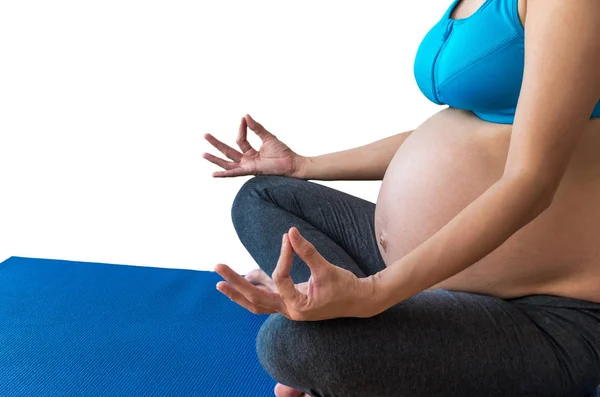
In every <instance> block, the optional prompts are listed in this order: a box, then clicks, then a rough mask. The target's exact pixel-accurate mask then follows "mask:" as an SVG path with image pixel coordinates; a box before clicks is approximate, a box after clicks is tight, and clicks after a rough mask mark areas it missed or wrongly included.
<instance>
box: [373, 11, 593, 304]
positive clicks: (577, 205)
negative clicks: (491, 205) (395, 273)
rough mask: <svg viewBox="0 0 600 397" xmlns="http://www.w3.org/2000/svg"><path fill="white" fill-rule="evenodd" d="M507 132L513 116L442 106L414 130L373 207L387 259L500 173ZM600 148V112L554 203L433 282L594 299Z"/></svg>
mask: <svg viewBox="0 0 600 397" xmlns="http://www.w3.org/2000/svg"><path fill="white" fill-rule="evenodd" d="M481 1H482V0H479V2H480V3H481ZM474 2H476V1H475V0H474ZM469 3H470V4H469ZM472 4H473V2H467V3H465V6H469V5H472ZM462 5H463V4H462V2H461V4H459V6H458V7H457V9H456V10H455V13H457V14H458V13H459V12H460V11H461V6H462ZM475 8H476V7H475ZM463 11H467V13H468V14H469V12H468V10H466V8H463ZM520 16H521V17H522V18H524V15H520ZM456 17H457V18H461V16H460V14H458V15H456ZM511 130H512V125H511V124H497V123H493V122H487V121H484V120H482V119H480V118H479V117H477V116H475V115H474V114H473V113H472V112H470V111H466V110H459V109H455V108H448V109H444V110H442V111H440V112H438V113H437V114H435V115H434V116H432V117H431V118H429V119H428V120H427V121H425V122H424V123H423V124H422V125H420V126H419V127H418V128H417V129H416V130H414V131H413V132H412V133H411V134H410V136H409V137H408V138H407V139H406V140H405V141H404V142H403V144H402V145H401V146H400V148H399V149H398V151H397V152H396V154H395V156H394V157H393V159H392V160H391V162H390V164H389V166H388V169H387V171H386V174H385V176H384V178H383V182H382V185H381V189H380V192H379V197H378V200H377V205H376V209H375V235H376V238H377V241H379V240H380V238H381V239H382V240H383V246H381V245H380V246H379V249H380V252H381V255H382V257H383V259H384V261H385V263H386V265H388V266H389V265H391V264H392V263H394V262H395V261H396V260H398V259H400V258H401V257H403V256H404V255H406V254H407V253H409V252H410V251H411V250H413V249H414V248H416V247H417V246H418V245H419V244H420V243H422V242H424V241H425V240H427V238H429V237H430V236H432V235H433V234H434V233H435V232H436V231H437V230H439V229H440V228H441V227H443V226H444V225H445V224H446V223H448V222H449V221H450V220H451V219H452V218H453V217H454V216H455V215H457V214H458V213H459V212H460V211H461V210H462V209H463V208H465V207H466V206H467V205H468V204H469V203H470V202H472V201H473V200H475V199H476V198H477V197H479V196H480V195H481V194H482V193H483V192H484V191H485V190H486V189H487V188H488V187H490V186H491V185H492V184H494V183H495V182H496V181H497V180H498V179H499V178H500V177H501V176H502V173H503V170H504V164H505V162H506V158H507V154H508V147H509V140H510V134H511ZM599 152H600V118H594V119H590V121H589V122H588V123H587V126H586V128H585V131H582V133H581V138H580V140H579V142H578V145H577V148H576V149H575V151H574V153H573V157H572V160H571V162H570V163H569V166H568V168H567V170H566V172H565V175H564V177H563V180H562V182H561V184H560V186H559V189H558V192H557V194H556V196H555V200H554V202H553V203H552V206H551V207H550V208H549V209H548V210H546V211H545V212H544V213H543V214H541V215H540V216H539V217H538V218H536V219H535V220H533V221H532V222H531V223H530V224H528V225H527V226H525V227H524V228H522V229H521V230H519V231H518V232H517V233H515V234H514V235H513V236H512V237H510V238H509V239H508V240H507V241H505V243H504V244H502V245H501V246H500V247H498V248H497V249H496V250H494V251H493V252H492V253H490V254H489V255H487V256H486V257H485V258H483V259H482V260H480V261H478V262H477V263H475V264H473V265H472V266H470V267H469V268H467V269H465V270H463V271H462V272H460V273H458V274H457V275H455V276H453V277H451V278H449V279H447V280H444V281H442V282H440V283H439V284H437V285H435V286H433V287H431V288H432V289H435V288H444V289H449V290H456V291H467V292H475V293H483V294H488V295H493V296H498V297H501V298H509V297H517V296H523V295H529V294H542V293H545V294H552V295H560V296H568V297H573V298H579V299H585V300H590V301H596V302H600V156H599V155H598V153H599Z"/></svg>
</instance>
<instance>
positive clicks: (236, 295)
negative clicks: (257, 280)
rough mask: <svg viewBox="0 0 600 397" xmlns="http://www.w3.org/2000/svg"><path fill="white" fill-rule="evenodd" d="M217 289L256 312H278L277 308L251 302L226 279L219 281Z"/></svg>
mask: <svg viewBox="0 0 600 397" xmlns="http://www.w3.org/2000/svg"><path fill="white" fill-rule="evenodd" d="M217 290H218V291H219V292H221V293H222V294H223V295H225V296H227V297H228V298H229V299H231V300H232V301H234V302H235V303H237V304H238V305H240V306H242V307H243V308H245V309H247V310H249V311H251V312H252V313H254V314H271V313H276V311H275V310H272V309H267V308H266V307H262V306H259V305H257V304H254V303H252V302H250V301H249V300H248V299H246V297H245V296H244V295H242V294H241V293H240V292H239V291H238V290H236V289H235V288H233V287H232V286H231V285H229V284H227V283H226V282H224V281H220V282H218V283H217Z"/></svg>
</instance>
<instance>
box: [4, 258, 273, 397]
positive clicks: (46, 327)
mask: <svg viewBox="0 0 600 397" xmlns="http://www.w3.org/2000/svg"><path fill="white" fill-rule="evenodd" d="M220 280H222V278H221V276H219V275H218V274H216V273H214V272H207V271H193V270H178V269H161V268H150V267H139V266H125V265H110V264H102V263H90V262H73V261H59V260H48V259H31V258H21V257H12V258H9V259H8V260H6V261H5V262H3V263H0V396H25V395H27V396H228V397H229V396H234V397H237V396H248V397H254V396H273V387H274V386H275V381H273V380H272V379H271V378H270V377H269V376H268V374H267V373H266V372H265V371H264V370H263V369H262V367H261V366H260V364H259V363H258V360H257V358H256V351H255V340H256V334H257V332H258V329H259V328H260V326H261V324H262V323H263V322H264V320H266V318H267V315H260V316H258V315H255V314H252V313H250V312H249V311H247V310H245V309H244V308H242V307H240V306H238V305H237V304H236V303H234V302H232V301H230V300H229V299H228V298H227V297H226V296H224V295H222V294H221V293H220V292H219V291H217V290H216V289H215V285H216V283H217V282H218V281H220Z"/></svg>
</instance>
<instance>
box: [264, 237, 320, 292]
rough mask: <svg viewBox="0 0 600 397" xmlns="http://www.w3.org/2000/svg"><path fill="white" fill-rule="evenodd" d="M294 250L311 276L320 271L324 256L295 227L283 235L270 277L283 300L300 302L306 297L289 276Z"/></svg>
mask: <svg viewBox="0 0 600 397" xmlns="http://www.w3.org/2000/svg"><path fill="white" fill-rule="evenodd" d="M294 252H295V253H296V254H297V255H298V256H299V257H300V258H301V259H302V260H303V261H304V262H305V263H306V265H307V266H308V267H309V269H310V271H311V273H312V275H313V276H314V275H318V274H319V273H321V270H322V265H323V263H324V262H323V261H324V258H323V256H321V254H320V253H319V252H318V251H317V250H316V248H315V247H314V245H313V244H312V243H310V242H309V241H308V240H306V239H305V238H304V237H303V236H302V235H301V234H300V232H299V231H298V229H297V228H296V227H292V228H291V229H290V231H289V232H288V233H285V234H284V235H283V239H282V243H281V255H280V256H279V261H278V262H277V267H276V268H275V271H274V272H273V275H272V278H273V281H275V284H276V285H277V288H278V289H279V294H280V296H281V297H282V298H283V299H284V300H287V301H292V302H294V301H297V302H298V303H301V301H302V300H304V299H306V295H305V294H303V293H302V292H300V291H298V290H297V289H296V287H295V285H294V281H293V280H292V277H291V276H290V270H291V268H292V259H293V254H294Z"/></svg>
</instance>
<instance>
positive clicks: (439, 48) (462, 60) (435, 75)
mask: <svg viewBox="0 0 600 397" xmlns="http://www.w3.org/2000/svg"><path fill="white" fill-rule="evenodd" d="M459 1H460V0H454V1H453V2H452V4H451V5H450V7H449V8H448V10H447V11H446V13H445V14H444V16H443V17H442V19H441V20H440V21H439V22H437V23H436V24H435V25H434V26H433V28H432V29H431V30H430V31H429V32H428V33H427V34H426V35H425V37H424V38H423V41H422V42H421V45H420V46H419V49H418V51H417V54H416V56H415V64H414V74H415V79H416V81H417V85H418V86H419V89H420V90H421V91H422V92H423V94H424V95H425V96H426V97H427V98H428V99H429V100H431V101H432V102H434V103H436V104H438V105H449V106H451V107H454V108H459V109H465V110H470V111H472V112H473V113H474V114H475V115H476V116H477V117H479V118H480V119H482V120H485V121H490V122H493V123H502V124H512V123H513V121H514V117H515V111H516V108H517V100H518V98H519V92H520V90H521V83H522V80H523V69H524V65H525V40H524V39H525V36H524V29H523V25H522V24H521V21H520V19H519V13H518V0H485V2H484V3H483V5H482V6H481V7H480V8H479V9H478V10H477V11H475V12H474V13H473V14H471V15H470V16H468V17H467V18H464V19H456V20H455V19H451V18H450V15H451V14H452V11H453V10H454V8H455V7H456V6H457V5H458V2H459ZM591 117H592V118H595V117H600V101H598V103H597V104H596V107H595V108H594V111H593V113H592V115H591Z"/></svg>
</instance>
